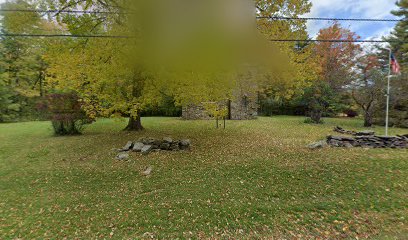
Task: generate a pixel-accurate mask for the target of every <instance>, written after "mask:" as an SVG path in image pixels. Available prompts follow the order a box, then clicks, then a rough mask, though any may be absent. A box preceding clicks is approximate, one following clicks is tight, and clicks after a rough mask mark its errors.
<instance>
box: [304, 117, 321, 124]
mask: <svg viewBox="0 0 408 240" xmlns="http://www.w3.org/2000/svg"><path fill="white" fill-rule="evenodd" d="M304 123H307V124H324V121H323V120H322V119H319V120H318V122H316V121H315V120H313V119H312V118H306V119H305V121H304Z"/></svg>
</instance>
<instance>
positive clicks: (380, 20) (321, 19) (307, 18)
mask: <svg viewBox="0 0 408 240" xmlns="http://www.w3.org/2000/svg"><path fill="white" fill-rule="evenodd" d="M257 19H270V20H302V21H350V22H401V21H403V19H381V18H324V17H280V16H270V17H265V16H264V17H257Z"/></svg>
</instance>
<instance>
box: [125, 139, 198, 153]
mask: <svg viewBox="0 0 408 240" xmlns="http://www.w3.org/2000/svg"><path fill="white" fill-rule="evenodd" d="M190 146H191V141H190V140H189V139H183V140H180V141H179V140H174V139H172V138H170V137H164V138H163V139H162V140H159V139H154V138H140V139H139V140H138V141H136V142H128V143H127V144H126V146H125V147H123V148H121V149H119V152H128V151H133V152H141V153H142V154H145V155H146V154H149V153H150V152H153V151H154V152H159V151H161V150H163V151H180V150H188V149H189V148H190Z"/></svg>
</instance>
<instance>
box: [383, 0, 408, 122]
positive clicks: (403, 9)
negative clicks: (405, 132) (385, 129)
mask: <svg viewBox="0 0 408 240" xmlns="http://www.w3.org/2000/svg"><path fill="white" fill-rule="evenodd" d="M396 5H397V7H398V9H397V10H395V11H392V13H393V14H394V15H395V16H396V17H398V18H400V19H401V21H400V22H398V23H397V24H396V26H395V27H394V30H393V31H392V32H391V35H390V37H388V38H386V39H387V40H390V42H389V46H388V47H389V48H391V50H392V52H393V54H394V55H395V57H396V59H397V60H398V62H399V64H400V65H401V74H400V75H395V76H393V77H392V79H391V96H390V97H391V102H390V105H391V106H390V123H391V124H392V125H393V126H399V127H406V128H408V72H407V69H408V56H407V52H408V43H407V41H408V1H407V0H399V1H397V3H396ZM388 47H387V48H384V47H379V50H380V54H379V55H380V59H379V60H380V63H381V66H383V71H384V73H385V74H388V69H389V49H388ZM385 88H386V86H385V85H384V89H385ZM385 109H386V106H385V97H384V98H383V99H382V101H381V102H380V103H379V104H378V105H377V107H376V112H375V122H376V123H378V124H385V120H384V119H385Z"/></svg>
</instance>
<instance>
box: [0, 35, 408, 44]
mask: <svg viewBox="0 0 408 240" xmlns="http://www.w3.org/2000/svg"><path fill="white" fill-rule="evenodd" d="M0 37H27V38H35V37H39V38H116V39H130V38H134V37H132V36H126V35H92V34H84V35H78V34H14V33H2V34H0ZM269 41H271V42H333V43H391V42H392V43H394V42H395V43H408V41H399V40H375V39H373V40H369V39H368V40H348V39H270V40H269Z"/></svg>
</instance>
